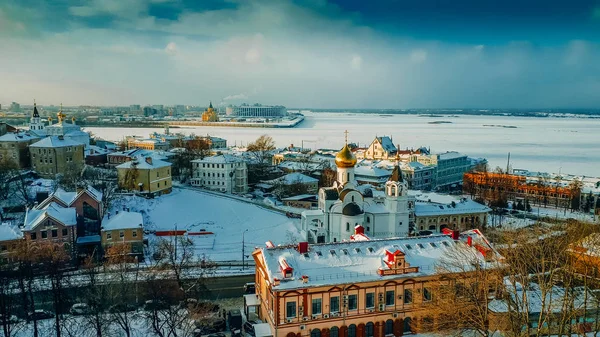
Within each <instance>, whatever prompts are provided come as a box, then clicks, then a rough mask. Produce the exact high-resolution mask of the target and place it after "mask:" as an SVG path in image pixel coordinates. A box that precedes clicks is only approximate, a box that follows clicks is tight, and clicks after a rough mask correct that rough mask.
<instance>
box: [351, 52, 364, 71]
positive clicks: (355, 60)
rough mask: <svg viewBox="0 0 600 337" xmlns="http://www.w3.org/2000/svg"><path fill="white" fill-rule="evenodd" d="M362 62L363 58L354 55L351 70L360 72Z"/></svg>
mask: <svg viewBox="0 0 600 337" xmlns="http://www.w3.org/2000/svg"><path fill="white" fill-rule="evenodd" d="M362 62H363V60H362V57H360V55H354V56H352V59H351V60H350V68H352V69H354V70H360V69H361V68H362Z"/></svg>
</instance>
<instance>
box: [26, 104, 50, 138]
mask: <svg viewBox="0 0 600 337" xmlns="http://www.w3.org/2000/svg"><path fill="white" fill-rule="evenodd" d="M29 131H32V132H33V133H35V134H36V135H37V136H40V137H44V136H46V125H44V122H42V119H41V118H40V113H39V112H38V109H37V105H36V104H35V103H33V114H32V115H31V119H30V120H29Z"/></svg>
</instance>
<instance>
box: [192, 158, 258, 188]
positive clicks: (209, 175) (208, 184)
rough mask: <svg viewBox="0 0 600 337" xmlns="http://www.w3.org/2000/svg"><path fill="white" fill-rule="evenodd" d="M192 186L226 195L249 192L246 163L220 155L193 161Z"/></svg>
mask: <svg viewBox="0 0 600 337" xmlns="http://www.w3.org/2000/svg"><path fill="white" fill-rule="evenodd" d="M190 184H191V185H192V186H198V187H203V188H206V189H210V190H214V191H219V192H224V193H229V194H231V193H246V192H248V167H247V165H246V162H244V161H243V160H241V159H239V158H236V157H234V156H231V155H225V154H224V155H218V156H212V157H206V158H204V159H196V160H193V161H192V178H191V179H190Z"/></svg>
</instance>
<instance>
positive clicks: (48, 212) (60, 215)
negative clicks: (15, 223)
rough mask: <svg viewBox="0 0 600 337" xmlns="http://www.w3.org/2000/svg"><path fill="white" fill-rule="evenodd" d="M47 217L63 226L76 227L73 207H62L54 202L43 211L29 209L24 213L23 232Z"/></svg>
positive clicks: (75, 214) (75, 215)
mask: <svg viewBox="0 0 600 337" xmlns="http://www.w3.org/2000/svg"><path fill="white" fill-rule="evenodd" d="M48 217H51V218H52V219H54V220H56V221H58V222H60V223H62V224H63V225H65V226H75V225H77V213H76V210H75V208H73V207H68V208H65V207H62V206H60V205H59V204H57V203H55V202H51V203H50V204H48V205H47V206H46V207H44V208H43V209H29V210H27V212H26V213H25V222H24V227H23V230H25V231H29V230H32V229H34V228H35V227H36V226H37V225H39V224H40V223H41V222H42V221H44V220H46V219H47V218H48Z"/></svg>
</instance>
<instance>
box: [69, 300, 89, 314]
mask: <svg viewBox="0 0 600 337" xmlns="http://www.w3.org/2000/svg"><path fill="white" fill-rule="evenodd" d="M69 312H70V313H71V315H75V316H77V315H88V314H90V312H91V309H90V306H89V305H87V304H85V303H75V304H73V306H72V307H71V310H69Z"/></svg>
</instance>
